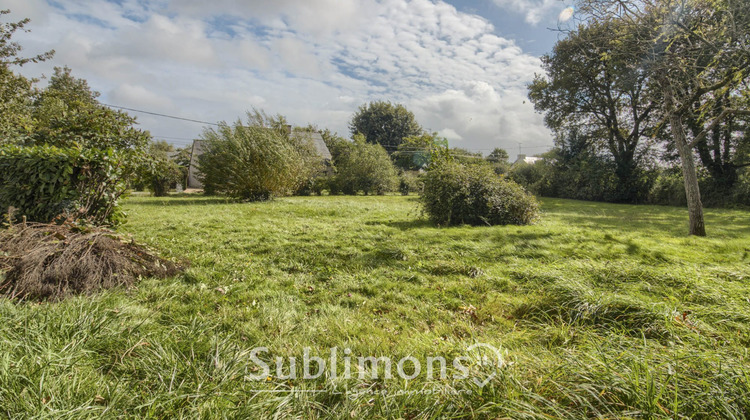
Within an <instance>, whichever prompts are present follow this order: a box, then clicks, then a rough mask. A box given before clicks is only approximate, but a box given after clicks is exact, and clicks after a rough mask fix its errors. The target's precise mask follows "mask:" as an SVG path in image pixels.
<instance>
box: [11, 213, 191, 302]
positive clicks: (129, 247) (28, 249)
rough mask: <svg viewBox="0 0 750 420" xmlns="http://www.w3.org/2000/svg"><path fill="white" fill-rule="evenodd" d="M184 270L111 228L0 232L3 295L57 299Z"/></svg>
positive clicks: (38, 227) (25, 227)
mask: <svg viewBox="0 0 750 420" xmlns="http://www.w3.org/2000/svg"><path fill="white" fill-rule="evenodd" d="M180 271H182V267H180V266H179V265H177V264H175V263H173V262H171V261H168V260H165V259H163V258H160V257H158V256H156V255H155V254H154V253H153V251H151V250H149V249H148V248H146V247H144V246H142V245H138V244H136V243H135V242H133V241H132V240H127V239H125V238H123V237H122V236H120V235H118V234H116V233H115V232H113V231H111V230H107V229H102V228H90V227H79V226H76V225H72V224H69V223H65V224H62V225H57V224H41V223H33V224H19V225H14V226H11V227H10V228H8V229H5V230H2V231H0V294H2V295H5V296H8V297H11V298H16V299H40V300H44V299H49V300H58V299H61V298H63V297H65V296H68V295H72V294H81V293H84V294H85V293H91V292H95V291H98V290H101V289H108V288H112V287H115V286H123V285H124V286H129V285H132V284H134V283H135V282H136V281H137V280H138V279H139V278H140V277H159V278H164V277H170V276H173V275H175V274H177V273H178V272H180Z"/></svg>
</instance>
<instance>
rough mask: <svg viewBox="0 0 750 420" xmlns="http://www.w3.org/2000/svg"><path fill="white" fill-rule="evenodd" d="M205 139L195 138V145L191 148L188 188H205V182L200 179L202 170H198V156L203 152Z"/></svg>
mask: <svg viewBox="0 0 750 420" xmlns="http://www.w3.org/2000/svg"><path fill="white" fill-rule="evenodd" d="M204 143H205V141H203V140H193V147H192V149H191V150H190V166H189V167H188V179H187V187H188V188H203V183H202V182H201V181H200V180H199V179H198V175H199V174H200V171H199V170H198V156H200V155H202V154H203V145H204Z"/></svg>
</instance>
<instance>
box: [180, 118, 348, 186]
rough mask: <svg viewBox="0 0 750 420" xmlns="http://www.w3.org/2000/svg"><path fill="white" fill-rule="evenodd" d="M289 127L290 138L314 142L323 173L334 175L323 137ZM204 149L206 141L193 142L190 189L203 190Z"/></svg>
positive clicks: (189, 174) (315, 133)
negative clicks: (201, 159)
mask: <svg viewBox="0 0 750 420" xmlns="http://www.w3.org/2000/svg"><path fill="white" fill-rule="evenodd" d="M287 127H288V130H289V135H290V136H293V137H295V138H307V139H309V140H310V141H311V142H312V144H313V146H314V147H315V151H316V152H317V153H318V155H319V156H320V157H321V159H322V161H323V164H324V165H325V166H324V168H325V169H324V170H323V172H324V173H327V174H330V173H332V172H333V167H332V166H331V159H332V156H331V151H330V150H328V147H327V146H326V143H325V141H323V136H321V135H320V133H318V132H313V131H304V130H292V127H291V126H287ZM204 149H205V141H204V140H194V141H193V148H192V150H191V152H190V167H189V168H188V182H187V187H188V188H203V183H202V182H201V181H200V179H198V177H199V175H200V170H199V168H198V156H200V155H202V154H203V151H204Z"/></svg>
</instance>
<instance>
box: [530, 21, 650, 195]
mask: <svg viewBox="0 0 750 420" xmlns="http://www.w3.org/2000/svg"><path fill="white" fill-rule="evenodd" d="M626 29H627V27H626V26H625V25H624V24H623V23H622V22H620V21H618V20H612V19H609V20H594V21H592V22H590V23H589V24H588V25H585V26H584V25H581V26H580V27H578V28H577V29H576V30H573V31H571V32H569V33H568V35H567V37H566V38H564V39H562V40H560V41H558V42H557V44H555V47H554V50H553V52H552V54H550V55H545V56H544V57H542V65H543V67H544V70H545V75H544V76H542V75H537V76H536V77H535V79H534V82H533V83H532V84H531V85H530V86H529V98H530V99H531V101H532V102H533V103H534V107H535V108H536V110H537V111H541V112H546V114H545V123H546V124H547V126H548V127H550V128H551V129H552V130H553V131H555V132H558V133H559V132H563V131H566V130H568V129H570V128H572V127H586V128H587V129H588V133H586V134H587V135H590V137H591V138H596V139H601V141H602V142H603V143H604V145H605V146H606V149H607V150H608V152H609V153H610V154H611V155H612V158H613V160H614V163H615V168H614V170H615V174H616V175H617V178H618V180H619V193H618V197H617V198H616V199H615V201H626V202H637V201H639V199H641V198H642V197H641V195H642V193H643V190H644V188H642V186H640V185H638V179H639V177H640V174H639V172H640V170H639V163H640V162H641V161H642V160H643V157H644V155H645V154H646V153H647V152H648V148H646V147H643V141H642V139H643V138H644V137H645V138H648V135H649V134H652V132H653V128H654V125H655V121H654V120H655V114H656V113H655V110H656V109H657V103H656V102H654V101H649V98H648V96H647V95H646V89H645V88H646V85H647V82H648V80H649V79H648V74H646V73H645V72H643V70H642V68H641V67H640V66H639V62H640V58H639V57H636V56H633V55H630V54H628V53H627V52H623V51H621V48H620V47H619V46H620V45H622V44H623V43H625V44H627V43H628V42H629V41H628V37H629V35H628V34H627V31H626Z"/></svg>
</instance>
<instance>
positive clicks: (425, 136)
mask: <svg viewBox="0 0 750 420" xmlns="http://www.w3.org/2000/svg"><path fill="white" fill-rule="evenodd" d="M437 147H448V140H446V139H444V138H440V137H438V136H437V133H432V134H429V133H422V134H421V135H418V136H410V137H405V138H404V140H403V142H402V143H401V144H399V145H398V148H397V149H396V152H394V153H393V154H392V155H391V158H392V159H393V163H394V164H395V165H396V166H397V167H398V168H400V169H403V170H405V171H414V170H419V169H424V168H427V166H429V164H430V158H431V157H432V150H433V149H435V148H437Z"/></svg>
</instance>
